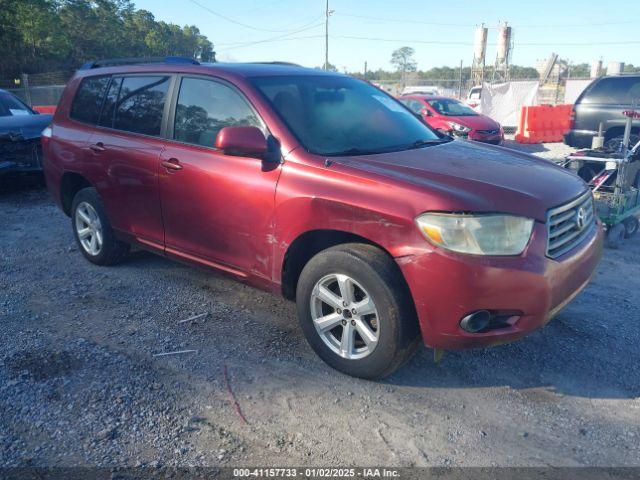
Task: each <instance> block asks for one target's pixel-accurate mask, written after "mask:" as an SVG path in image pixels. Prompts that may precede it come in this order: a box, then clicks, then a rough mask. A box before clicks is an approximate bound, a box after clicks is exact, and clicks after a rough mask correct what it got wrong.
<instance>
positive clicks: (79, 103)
mask: <svg viewBox="0 0 640 480" xmlns="http://www.w3.org/2000/svg"><path fill="white" fill-rule="evenodd" d="M109 78H110V77H108V76H106V77H88V78H85V79H84V80H82V83H81V84H80V87H78V91H77V92H76V96H75V97H74V99H73V103H72V104H71V112H70V113H69V116H70V117H71V118H73V119H74V120H78V121H80V122H84V123H90V124H95V123H96V122H97V121H98V116H99V115H100V107H102V99H103V98H104V93H105V91H106V89H107V85H109Z"/></svg>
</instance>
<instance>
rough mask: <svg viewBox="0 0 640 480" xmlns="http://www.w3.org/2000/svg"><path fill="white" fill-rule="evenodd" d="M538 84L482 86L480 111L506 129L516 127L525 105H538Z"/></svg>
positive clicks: (508, 83) (518, 83)
mask: <svg viewBox="0 0 640 480" xmlns="http://www.w3.org/2000/svg"><path fill="white" fill-rule="evenodd" d="M537 103H538V82H537V81H535V80H534V81H531V82H507V83H498V84H495V85H490V84H488V83H485V84H484V85H482V95H481V96H480V105H479V106H478V111H479V112H480V113H483V114H485V115H488V116H489V117H491V118H493V119H494V120H495V121H496V122H498V123H500V124H501V125H502V126H506V127H516V126H517V125H518V123H519V122H520V111H521V110H522V107H523V106H525V105H527V106H528V105H537Z"/></svg>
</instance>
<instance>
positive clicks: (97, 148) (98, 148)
mask: <svg viewBox="0 0 640 480" xmlns="http://www.w3.org/2000/svg"><path fill="white" fill-rule="evenodd" d="M89 149H90V150H93V151H94V152H96V153H99V152H104V151H105V150H106V148H104V143H102V142H98V143H96V144H95V145H91V146H90V147H89Z"/></svg>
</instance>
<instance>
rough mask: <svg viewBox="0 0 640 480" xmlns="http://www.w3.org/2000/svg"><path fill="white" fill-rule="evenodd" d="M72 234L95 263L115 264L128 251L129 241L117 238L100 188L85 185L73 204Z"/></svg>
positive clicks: (84, 252) (81, 248) (83, 252)
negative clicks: (99, 193)
mask: <svg viewBox="0 0 640 480" xmlns="http://www.w3.org/2000/svg"><path fill="white" fill-rule="evenodd" d="M71 225H72V227H73V234H74V237H75V239H76V242H77V243H78V247H79V248H80V251H81V252H82V254H83V255H84V257H85V258H86V259H87V260H89V261H90V262H91V263H95V264H96V265H113V264H115V263H118V262H119V261H121V260H122V259H123V258H124V256H125V255H126V254H127V253H128V252H129V245H128V244H126V243H124V242H121V241H119V240H117V239H116V238H115V236H114V234H113V229H112V228H111V224H110V223H109V219H108V218H107V215H106V213H105V210H104V207H103V206H102V201H101V200H100V196H99V195H98V192H97V191H96V190H95V189H94V188H92V187H89V188H83V189H82V190H80V191H79V192H78V193H77V194H76V196H75V197H74V198H73V202H72V204H71Z"/></svg>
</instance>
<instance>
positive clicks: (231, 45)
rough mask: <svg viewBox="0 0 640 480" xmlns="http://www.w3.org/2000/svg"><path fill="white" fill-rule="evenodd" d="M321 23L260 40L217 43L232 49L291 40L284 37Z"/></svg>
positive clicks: (319, 25)
mask: <svg viewBox="0 0 640 480" xmlns="http://www.w3.org/2000/svg"><path fill="white" fill-rule="evenodd" d="M322 25H324V22H322V23H317V24H315V25H311V26H308V27H305V28H300V29H298V30H294V31H292V32H289V33H284V34H282V35H276V36H275V37H269V38H264V39H261V40H255V41H249V42H234V43H226V44H225V43H219V44H217V45H223V46H224V45H229V47H228V48H224V49H222V50H233V49H236V48H244V47H249V46H251V45H258V44H260V43H270V42H274V41H276V40H282V39H287V40H293V39H291V38H286V37H289V36H291V35H295V34H296V33H302V32H306V31H307V30H313V29H314V28H318V27H321V26H322Z"/></svg>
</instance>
